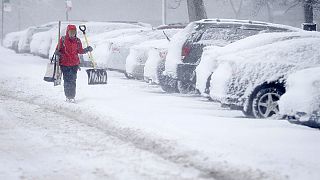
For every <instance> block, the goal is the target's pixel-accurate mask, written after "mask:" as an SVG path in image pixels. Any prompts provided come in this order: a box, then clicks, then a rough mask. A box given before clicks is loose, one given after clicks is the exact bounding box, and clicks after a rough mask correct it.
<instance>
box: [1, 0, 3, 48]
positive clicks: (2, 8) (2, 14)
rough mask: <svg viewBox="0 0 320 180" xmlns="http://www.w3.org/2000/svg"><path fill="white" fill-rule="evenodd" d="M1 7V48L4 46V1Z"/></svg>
mask: <svg viewBox="0 0 320 180" xmlns="http://www.w3.org/2000/svg"><path fill="white" fill-rule="evenodd" d="M1 4H2V6H1V46H3V21H4V19H3V18H4V3H3V0H2V3H1Z"/></svg>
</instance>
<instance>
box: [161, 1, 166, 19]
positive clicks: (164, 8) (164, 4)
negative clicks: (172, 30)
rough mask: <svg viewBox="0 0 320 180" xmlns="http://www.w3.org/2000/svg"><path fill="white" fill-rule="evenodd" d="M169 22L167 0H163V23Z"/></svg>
mask: <svg viewBox="0 0 320 180" xmlns="http://www.w3.org/2000/svg"><path fill="white" fill-rule="evenodd" d="M166 24H167V0H162V25H166Z"/></svg>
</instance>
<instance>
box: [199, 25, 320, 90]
mask: <svg viewBox="0 0 320 180" xmlns="http://www.w3.org/2000/svg"><path fill="white" fill-rule="evenodd" d="M314 36H315V37H317V36H319V33H314V32H308V31H304V32H303V33H302V32H286V33H263V34H258V35H253V36H250V37H247V38H245V39H243V40H240V41H237V42H234V43H231V44H229V45H227V46H224V47H219V46H208V47H205V48H204V50H203V53H202V56H201V61H200V64H199V65H198V66H197V68H196V88H197V89H198V90H199V92H200V93H201V94H202V95H204V96H208V95H209V92H210V80H211V75H212V73H213V72H214V71H215V69H216V68H217V67H218V65H219V63H221V62H219V61H218V57H219V56H222V55H225V54H230V53H235V52H238V51H244V50H248V49H251V48H256V47H259V46H264V45H267V44H272V43H275V42H280V41H285V40H289V39H296V38H301V37H314Z"/></svg>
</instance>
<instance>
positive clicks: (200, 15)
mask: <svg viewBox="0 0 320 180" xmlns="http://www.w3.org/2000/svg"><path fill="white" fill-rule="evenodd" d="M187 4H188V14H189V21H190V22H191V21H196V20H200V19H206V18H207V13H206V9H205V7H204V3H203V0H187Z"/></svg>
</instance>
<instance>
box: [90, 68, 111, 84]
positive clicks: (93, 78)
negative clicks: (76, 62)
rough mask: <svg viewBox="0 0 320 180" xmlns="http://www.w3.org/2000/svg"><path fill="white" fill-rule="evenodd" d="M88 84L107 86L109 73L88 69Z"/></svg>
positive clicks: (103, 70)
mask: <svg viewBox="0 0 320 180" xmlns="http://www.w3.org/2000/svg"><path fill="white" fill-rule="evenodd" d="M86 71H87V74H88V84H89V85H95V84H107V71H106V70H105V69H87V70H86Z"/></svg>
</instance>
